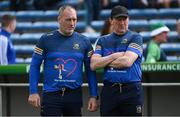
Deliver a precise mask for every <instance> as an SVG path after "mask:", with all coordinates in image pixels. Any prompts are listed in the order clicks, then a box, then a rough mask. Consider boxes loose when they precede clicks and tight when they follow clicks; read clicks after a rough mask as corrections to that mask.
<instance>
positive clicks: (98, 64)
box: [91, 51, 138, 70]
mask: <svg viewBox="0 0 180 117" xmlns="http://www.w3.org/2000/svg"><path fill="white" fill-rule="evenodd" d="M137 58H138V55H137V54H136V53H134V52H132V51H126V52H116V53H113V54H111V55H108V56H105V57H102V56H101V55H99V54H93V55H92V57H91V69H92V70H96V69H99V68H104V67H105V66H110V67H113V68H125V67H131V65H132V64H133V63H134V61H135V60H136V59H137Z"/></svg>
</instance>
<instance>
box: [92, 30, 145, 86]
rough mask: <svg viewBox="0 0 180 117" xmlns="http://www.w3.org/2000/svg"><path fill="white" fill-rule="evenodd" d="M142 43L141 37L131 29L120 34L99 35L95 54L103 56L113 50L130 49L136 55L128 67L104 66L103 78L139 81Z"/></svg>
mask: <svg viewBox="0 0 180 117" xmlns="http://www.w3.org/2000/svg"><path fill="white" fill-rule="evenodd" d="M142 44H143V42H142V37H141V36H140V35H139V34H137V33H135V32H132V31H127V32H126V33H125V34H124V35H121V36H119V35H117V34H115V33H111V34H109V35H105V36H103V37H100V38H99V40H98V42H97V45H96V50H95V54H100V55H101V56H102V57H104V56H108V55H110V54H112V53H115V52H126V51H132V52H134V53H136V54H137V55H138V58H137V59H136V61H135V62H134V63H133V64H132V66H131V67H129V68H122V69H117V68H112V67H109V66H106V67H105V68H104V80H107V81H110V82H120V83H129V82H136V81H141V76H142V72H141V61H142V50H143V49H142Z"/></svg>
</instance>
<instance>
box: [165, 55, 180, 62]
mask: <svg viewBox="0 0 180 117" xmlns="http://www.w3.org/2000/svg"><path fill="white" fill-rule="evenodd" d="M167 60H168V61H174V62H178V61H180V57H177V56H167Z"/></svg>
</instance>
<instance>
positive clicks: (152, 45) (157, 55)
mask: <svg viewBox="0 0 180 117" xmlns="http://www.w3.org/2000/svg"><path fill="white" fill-rule="evenodd" d="M151 30H152V32H151V34H150V35H151V37H152V40H151V41H150V42H149V43H148V44H147V47H146V50H145V52H144V56H145V62H150V63H154V62H158V61H166V60H167V59H166V54H165V52H164V51H163V49H162V48H160V44H161V43H165V42H167V38H168V32H169V31H170V30H169V28H168V27H167V26H165V25H164V24H163V23H161V22H159V23H156V24H153V25H152V26H151Z"/></svg>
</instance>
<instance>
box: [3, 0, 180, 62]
mask: <svg viewBox="0 0 180 117" xmlns="http://www.w3.org/2000/svg"><path fill="white" fill-rule="evenodd" d="M69 2H70V4H72V5H77V2H73V1H71V0H70V1H69ZM8 5H9V1H8V0H3V1H0V19H1V17H2V16H3V15H4V14H13V15H15V16H16V17H17V20H18V23H17V28H16V32H15V34H13V35H12V36H11V38H12V41H13V44H14V45H15V49H16V52H17V62H18V63H26V62H28V63H29V62H30V60H31V54H32V52H33V48H34V45H35V44H36V42H37V40H38V39H39V38H40V36H41V35H42V34H43V33H45V32H49V31H52V30H55V29H57V28H58V23H57V21H56V20H57V15H58V11H57V10H46V11H41V10H39V11H36V10H34V9H30V10H27V11H8V8H7V7H8ZM129 14H130V19H131V20H130V22H129V28H130V29H131V30H134V31H136V32H139V33H140V34H141V35H142V36H143V43H144V45H146V43H147V42H148V41H149V40H150V39H151V38H150V32H149V31H150V26H151V25H152V24H153V23H156V22H159V21H161V22H164V23H165V25H167V26H168V27H169V28H170V29H171V32H170V33H169V34H168V43H166V44H162V45H161V47H162V48H163V49H165V52H166V53H167V54H168V60H169V61H171V60H172V61H176V60H180V59H179V57H177V56H175V55H176V54H174V53H180V45H179V42H178V40H179V36H178V34H177V32H176V23H177V19H178V18H179V17H180V9H179V8H166V9H165V8H160V9H156V8H146V9H131V10H129ZM77 15H78V20H79V21H78V23H77V28H76V31H78V32H80V33H82V34H83V35H86V36H88V37H89V39H90V40H91V43H92V44H93V43H94V42H95V41H96V39H97V38H98V37H99V36H100V35H101V34H100V32H101V29H102V27H103V25H104V21H105V19H107V18H108V17H109V16H110V9H102V10H101V11H100V20H97V21H92V22H91V26H92V27H93V29H95V30H96V32H95V33H87V32H84V31H85V28H86V23H85V17H86V10H85V9H79V10H78V12H77ZM144 47H146V46H144ZM172 53H173V54H172Z"/></svg>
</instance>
